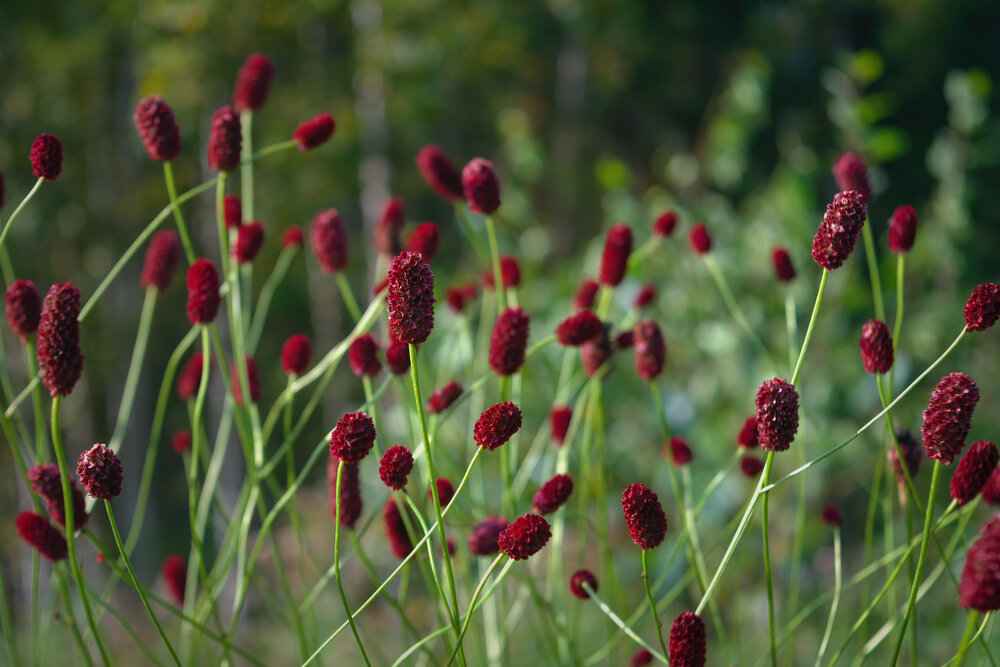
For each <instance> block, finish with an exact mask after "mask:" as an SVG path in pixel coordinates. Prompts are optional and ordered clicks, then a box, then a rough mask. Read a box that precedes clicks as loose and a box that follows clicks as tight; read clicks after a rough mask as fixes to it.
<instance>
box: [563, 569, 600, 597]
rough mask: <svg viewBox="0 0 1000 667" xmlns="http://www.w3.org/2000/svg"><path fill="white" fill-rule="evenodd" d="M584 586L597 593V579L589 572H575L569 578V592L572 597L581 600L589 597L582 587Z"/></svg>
mask: <svg viewBox="0 0 1000 667" xmlns="http://www.w3.org/2000/svg"><path fill="white" fill-rule="evenodd" d="M584 584H587V587H588V588H590V590H592V591H593V592H595V593H596V592H597V577H595V576H594V573H593V572H591V571H590V570H577V571H576V572H574V573H573V574H572V575H571V576H570V578H569V592H570V593H572V594H573V597H577V598H580V599H581V600H586V599H587V598H589V597H590V593H588V592H587V590H586V589H585V588H584V587H583V585H584Z"/></svg>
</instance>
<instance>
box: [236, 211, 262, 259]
mask: <svg viewBox="0 0 1000 667" xmlns="http://www.w3.org/2000/svg"><path fill="white" fill-rule="evenodd" d="M262 245H264V225H262V224H261V223H260V221H258V220H254V221H253V222H248V223H247V224H245V225H240V227H239V229H238V230H237V232H236V244H235V245H234V246H233V257H234V258H235V259H236V263H237V264H246V263H248V262H252V261H253V260H254V257H256V256H257V253H258V252H260V247H261V246H262Z"/></svg>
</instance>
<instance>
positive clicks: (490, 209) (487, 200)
mask: <svg viewBox="0 0 1000 667" xmlns="http://www.w3.org/2000/svg"><path fill="white" fill-rule="evenodd" d="M462 190H463V192H464V193H465V200H466V201H467V202H469V210H471V211H475V212H476V213H484V214H486V215H493V213H495V212H496V210H497V209H498V208H500V179H499V178H497V173H496V171H495V170H494V169H493V163H492V162H490V161H489V160H484V159H483V158H481V157H477V158H473V159H472V160H471V161H470V162H469V164H467V165H465V168H464V169H462Z"/></svg>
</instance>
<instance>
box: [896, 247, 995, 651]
mask: <svg viewBox="0 0 1000 667" xmlns="http://www.w3.org/2000/svg"><path fill="white" fill-rule="evenodd" d="M900 257H902V255H900ZM978 622H979V612H977V611H973V610H969V620H968V622H967V623H966V624H965V634H963V635H962V641H961V643H960V644H959V649H958V655H956V656H955V659H954V660H953V661H952V662H953V664H954V665H955V667H962V663H964V662H965V656H966V655H967V654H968V653H969V649H970V648H971V647H972V635H973V634H975V632H976V624H977V623H978Z"/></svg>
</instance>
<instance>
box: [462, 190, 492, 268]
mask: <svg viewBox="0 0 1000 667" xmlns="http://www.w3.org/2000/svg"><path fill="white" fill-rule="evenodd" d="M455 217H457V218H458V226H459V227H460V228H461V229H462V232H463V233H464V234H465V237H466V239H468V241H469V245H471V246H472V250H473V251H474V252H475V253H476V257H477V258H478V259H479V261H480V263H483V264H485V263H486V262H488V261H489V254H488V253H487V252H486V250H484V249H483V241H482V237H480V236H479V234H477V233H476V232H475V230H474V229H473V228H472V223H471V222H469V217H468V209H467V208H466V205H465V200H464V199H457V200H455Z"/></svg>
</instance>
